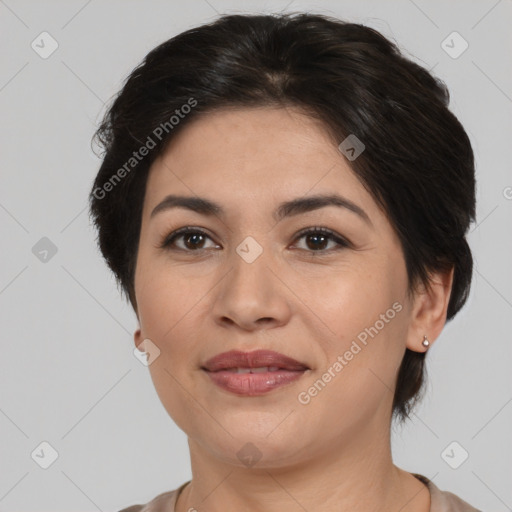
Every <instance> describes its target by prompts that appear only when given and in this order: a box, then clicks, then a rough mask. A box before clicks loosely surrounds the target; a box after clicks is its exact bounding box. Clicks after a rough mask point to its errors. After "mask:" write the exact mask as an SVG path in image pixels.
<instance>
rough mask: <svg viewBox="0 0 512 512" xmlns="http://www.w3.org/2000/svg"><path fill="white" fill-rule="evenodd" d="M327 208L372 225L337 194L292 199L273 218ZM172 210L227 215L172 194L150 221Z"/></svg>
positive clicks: (202, 201)
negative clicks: (335, 209)
mask: <svg viewBox="0 0 512 512" xmlns="http://www.w3.org/2000/svg"><path fill="white" fill-rule="evenodd" d="M326 206H336V207H339V208H345V209H347V210H349V211H351V212H353V213H355V214H356V215H358V216H359V217H360V218H361V219H363V220H364V221H365V222H366V223H367V224H370V225H372V222H371V220H370V217H369V216H368V214H367V213H366V212H365V211H364V210H363V209H362V208H361V207H360V206H358V205H357V204H355V203H353V202H352V201H350V200H349V199H346V198H345V197H342V196H339V195H337V194H329V195H315V196H308V197H300V198H297V199H292V200H291V201H286V202H284V203H281V204H280V205H279V206H278V207H277V209H276V211H275V212H274V215H273V217H274V219H275V221H276V222H279V221H281V220H282V219H284V218H286V217H291V216H293V215H299V214H301V213H307V212H310V211H313V210H318V209H320V208H324V207H326ZM172 208H185V209H187V210H191V211H193V212H196V213H199V214H200V215H206V216H209V217H211V216H214V215H219V216H225V214H226V212H225V210H224V209H223V208H222V206H220V205H219V204H217V203H215V202H213V201H211V200H209V199H206V198H203V197H192V196H177V195H172V194H171V195H168V196H166V197H165V198H164V200H163V201H162V202H160V203H159V204H158V205H157V206H155V208H154V209H153V211H152V212H151V215H150V219H151V218H153V217H154V216H155V215H157V214H158V213H161V212H164V211H167V210H170V209H172Z"/></svg>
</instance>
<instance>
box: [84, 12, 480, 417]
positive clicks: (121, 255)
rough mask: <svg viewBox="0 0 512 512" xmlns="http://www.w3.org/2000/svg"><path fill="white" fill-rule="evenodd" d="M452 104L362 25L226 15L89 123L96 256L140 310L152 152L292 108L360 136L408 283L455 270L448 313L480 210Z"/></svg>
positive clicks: (403, 413) (400, 409)
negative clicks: (191, 126)
mask: <svg viewBox="0 0 512 512" xmlns="http://www.w3.org/2000/svg"><path fill="white" fill-rule="evenodd" d="M448 103H449V93H448V90H447V89H446V86H445V85H444V83H443V82H441V81H440V80H439V79H436V78H435V77H433V76H432V75H431V74H430V73H429V72H428V71H427V70H426V69H424V68H423V67H421V66H420V65H418V64H416V63H414V62H413V61H411V60H409V59H407V58H405V57H404V56H402V55H401V53H400V51H399V49H398V48H397V46H396V45H395V44H394V43H392V42H391V41H389V40H388V39H387V38H385V37H384V36H382V35H381V34H379V33H378V32H377V31H375V30H373V29H371V28H369V27H365V26H363V25H360V24H354V23H347V22H344V21H341V20H338V19H335V18H331V17H327V16H323V15H318V14H305V13H295V14H279V15H227V16H222V17H220V18H219V19H217V20H216V21H215V22H213V23H210V24H206V25H202V26H200V27H197V28H193V29H190V30H187V31H186V32H183V33H181V34H179V35H177V36H175V37H173V38H171V39H169V40H168V41H166V42H164V43H162V44H160V45H159V46H157V47H156V48H154V49H153V50H152V51H151V52H149V54H148V55H147V56H146V57H145V59H144V61H143V62H142V63H141V64H140V65H139V66H138V67H136V68H135V69H134V70H133V71H132V73H131V74H130V75H129V76H128V78H127V79H126V81H125V83H124V84H123V87H122V89H121V90H120V92H119V93H118V95H117V96H116V97H115V98H114V99H113V101H112V104H111V106H110V107H109V109H108V111H107V113H106V114H105V117H104V119H103V121H102V123H101V125H100V126H99V128H98V130H97V132H96V133H95V139H96V140H97V141H98V142H99V144H100V145H101V146H102V147H103V149H104V154H103V162H102V165H101V167H100V169H99V172H98V174H97V176H96V179H95V180H94V184H93V187H92V189H91V192H90V196H89V199H90V213H91V216H92V219H93V222H94V224H95V226H96V228H97V230H98V241H99V246H100V249H101V252H102V254H103V256H104V257H105V260H106V262H107V263H108V265H109V267H110V268H111V270H112V271H113V272H114V274H115V276H116V279H117V283H118V285H120V286H121V290H122V292H123V293H124V294H125V296H126V298H127V299H128V300H129V301H130V302H131V304H132V306H133V308H134V310H135V312H137V304H136V300H135V292H134V271H135V266H136V262H137V253H138V241H139V235H140V226H141V215H142V205H143V201H144V196H145V187H146V181H147V176H148V171H149V168H150V166H151V164H152V162H153V161H154V159H155V158H156V156H158V155H159V154H161V153H162V152H163V151H164V149H165V146H166V144H167V143H168V142H169V141H170V140H171V138H172V137H173V136H174V134H176V133H177V132H178V131H179V130H180V129H181V128H182V127H183V126H185V125H186V124H187V123H188V122H189V121H190V120H191V119H193V118H194V117H196V116H198V115H202V114H205V113H208V112H213V111H215V110H218V109H222V108H228V107H235V108H236V107H239V108H244V107H252V106H257V107H260V106H273V107H292V106H293V107H296V108H297V107H298V108H300V109H302V111H304V112H305V113H306V114H308V115H310V116H312V117H315V118H317V119H319V120H321V122H322V123H323V125H324V126H325V128H326V129H327V130H328V131H329V133H330V134H332V138H333V141H335V142H336V144H339V143H341V142H342V141H343V140H344V139H345V138H346V137H347V136H349V135H355V136H356V137H357V139H359V140H360V141H362V143H363V144H364V146H365V148H364V151H363V152H362V153H361V154H360V156H358V157H357V158H356V159H355V160H353V161H350V162H349V164H350V165H351V168H352V170H353V171H354V173H355V174H356V175H357V177H358V178H359V180H360V181H361V183H362V184H363V185H364V186H365V187H366V188H367V190H368V191H369V192H370V193H371V194H372V196H373V197H374V198H375V200H376V201H377V203H378V204H379V205H380V206H381V207H382V209H383V210H384V212H385V213H386V215H387V216H388V218H389V220H390V222H391V224H392V225H393V227H394V229H395V230H396V232H397V234H398V236H399V238H400V241H401V244H402V247H403V252H404V257H405V261H406V267H407V273H408V277H409V291H410V292H412V291H413V290H414V289H415V287H416V285H417V284H421V283H422V284H424V285H427V286H428V283H429V273H430V272H435V271H449V270H450V269H451V268H454V280H453V286H452V292H451V296H450V301H449V306H448V313H447V319H448V320H450V319H451V318H453V316H454V315H455V314H456V313H457V312H458V311H459V310H460V308H461V307H462V306H463V305H464V303H465V301H466V299H467V296H468V294H469V289H470V284H471V277H472V267H473V260H472V256H471V251H470V248H469V246H468V244H467V242H466V238H465V236H466V232H467V230H468V228H469V225H470V223H471V222H472V221H474V220H475V176H474V174H475V172H474V159H473V152H472V148H471V144H470V141H469V138H468V136H467V134H466V132H465V131H464V129H463V127H462V126H461V124H460V123H459V121H458V120H457V118H456V117H455V116H454V115H453V114H452V113H451V112H450V111H449V110H448ZM143 147H145V148H146V150H143V149H142V148H143ZM340 158H343V155H342V154H341V152H340ZM349 160H350V159H349ZM424 358H425V353H422V352H415V351H411V350H409V349H406V353H405V355H404V358H403V361H402V364H401V367H400V370H399V372H398V375H397V382H396V391H395V396H394V401H393V414H394V415H395V416H396V417H398V418H399V419H400V420H401V421H403V420H404V419H405V418H407V417H409V414H410V411H411V410H412V407H413V405H414V404H415V403H416V401H417V400H418V398H419V396H420V391H421V389H422V386H423V382H424Z"/></svg>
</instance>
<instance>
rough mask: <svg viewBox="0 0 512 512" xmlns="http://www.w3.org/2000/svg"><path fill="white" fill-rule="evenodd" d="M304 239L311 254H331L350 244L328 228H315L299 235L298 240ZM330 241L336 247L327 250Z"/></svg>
mask: <svg viewBox="0 0 512 512" xmlns="http://www.w3.org/2000/svg"><path fill="white" fill-rule="evenodd" d="M301 238H304V239H305V240H306V249H305V250H307V251H309V252H313V253H315V252H319V253H329V252H331V250H338V249H341V248H344V247H349V245H350V244H349V243H348V242H347V241H346V240H344V239H343V238H341V237H340V236H339V235H337V234H336V233H334V232H333V231H331V230H329V229H326V228H313V229H309V230H307V231H302V232H301V233H299V235H298V237H297V240H299V239H301ZM329 241H330V242H333V243H334V247H331V248H327V247H328V245H329Z"/></svg>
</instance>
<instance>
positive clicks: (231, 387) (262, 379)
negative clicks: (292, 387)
mask: <svg viewBox="0 0 512 512" xmlns="http://www.w3.org/2000/svg"><path fill="white" fill-rule="evenodd" d="M206 373H207V374H208V375H209V376H210V379H212V381H213V382H214V383H215V384H216V385H217V386H219V387H221V388H222V389H225V390H226V391H231V392H232V393H235V394H237V395H244V396H257V395H263V394H265V393H268V392H269V391H272V390H274V389H276V388H279V387H281V386H284V385H286V384H289V383H290V382H294V381H296V380H297V379H300V378H301V377H302V375H304V373H306V370H303V371H290V370H278V371H276V372H266V373H234V372H229V371H223V370H221V371H218V372H208V371H207V372H206Z"/></svg>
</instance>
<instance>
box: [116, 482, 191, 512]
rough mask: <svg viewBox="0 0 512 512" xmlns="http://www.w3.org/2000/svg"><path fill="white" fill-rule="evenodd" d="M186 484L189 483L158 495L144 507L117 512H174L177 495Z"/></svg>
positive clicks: (137, 506)
mask: <svg viewBox="0 0 512 512" xmlns="http://www.w3.org/2000/svg"><path fill="white" fill-rule="evenodd" d="M188 483H189V482H185V483H184V484H183V485H180V487H178V488H177V489H174V490H173V491H167V492H163V493H161V494H159V495H158V496H156V497H154V498H153V499H152V500H151V501H149V502H148V503H146V504H145V505H131V506H129V507H126V508H123V509H121V510H119V512H174V506H175V504H176V500H177V498H178V494H179V493H180V492H181V490H182V489H183V488H184V487H185V486H186V485H187V484H188Z"/></svg>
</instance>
